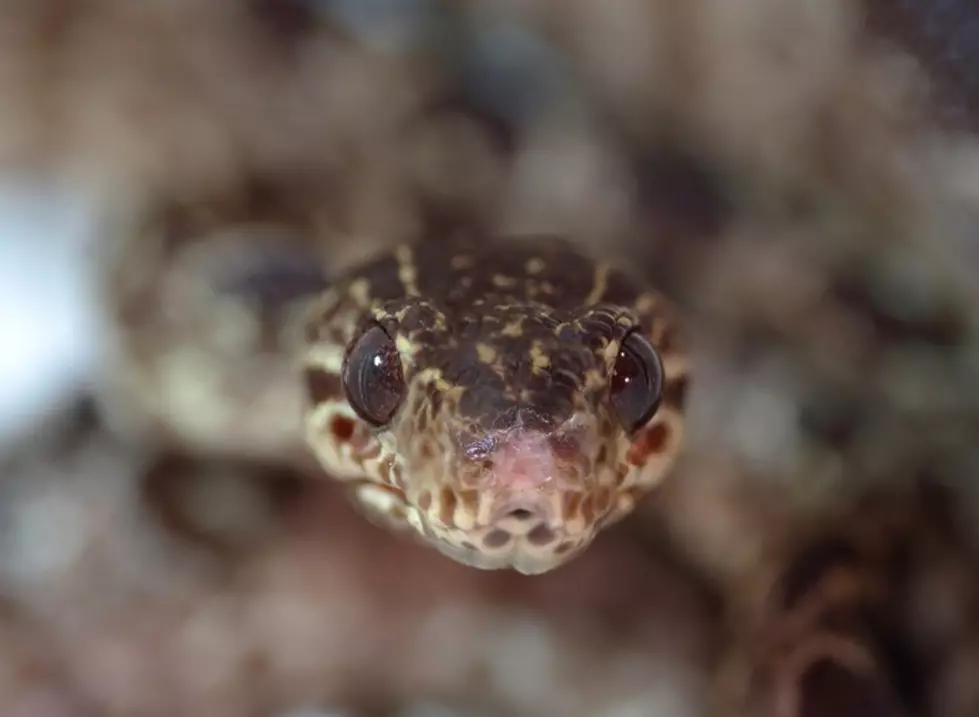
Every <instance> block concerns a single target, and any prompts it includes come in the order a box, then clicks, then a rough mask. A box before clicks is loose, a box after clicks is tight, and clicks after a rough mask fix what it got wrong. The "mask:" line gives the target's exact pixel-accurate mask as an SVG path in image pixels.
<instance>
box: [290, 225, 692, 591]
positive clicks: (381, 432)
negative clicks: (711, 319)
mask: <svg viewBox="0 0 979 717" xmlns="http://www.w3.org/2000/svg"><path fill="white" fill-rule="evenodd" d="M304 321H305V345H304V349H303V356H302V365H303V372H304V376H305V385H306V394H307V409H306V413H305V421H304V426H305V427H304V431H305V436H304V437H305V441H306V444H307V446H308V447H309V448H310V449H311V451H312V453H313V454H314V455H315V457H316V458H317V460H318V462H319V463H320V465H321V466H322V468H323V469H324V470H325V471H326V473H328V474H329V475H330V476H331V477H332V478H334V479H336V480H338V481H339V482H341V483H342V484H344V485H345V486H347V488H348V489H349V491H348V493H349V495H350V498H351V500H352V501H353V502H354V503H355V505H357V506H358V507H359V508H360V509H361V510H362V511H363V512H364V513H365V514H366V515H367V516H368V517H369V518H370V519H372V520H373V521H374V522H376V523H378V524H379V525H381V526H384V527H386V528H388V529H392V530H397V531H403V532H405V533H407V534H410V535H412V536H414V537H415V538H416V539H420V540H422V541H423V542H425V543H428V544H430V545H432V546H433V547H435V548H436V549H438V550H439V551H440V552H441V553H443V554H444V555H446V556H448V557H450V558H452V559H453V560H456V561H458V562H460V563H463V564H466V565H470V566H473V567H476V568H482V569H502V568H512V569H515V570H517V571H519V572H521V573H524V574H539V573H543V572H546V571H549V570H552V569H554V568H556V567H558V566H560V565H562V564H564V563H566V562H567V561H568V560H570V559H572V558H573V557H574V556H576V555H578V554H579V553H580V552H581V551H582V550H584V549H585V548H586V547H587V546H588V545H589V544H590V543H591V542H592V540H593V539H594V538H595V536H596V535H597V534H598V533H599V532H600V531H601V530H602V529H603V528H604V527H606V526H608V525H611V524H613V523H615V522H617V521H618V520H620V519H621V518H622V517H624V516H625V515H627V514H628V513H629V512H630V511H631V510H632V509H633V507H634V505H635V503H636V501H637V500H638V499H639V498H640V497H641V496H642V495H644V494H645V493H646V492H648V491H650V490H651V489H653V488H654V487H655V486H656V485H658V484H659V483H660V481H661V480H662V479H663V478H664V476H665V475H666V473H667V472H668V471H669V469H670V468H671V467H672V465H673V463H674V461H675V459H676V456H677V454H678V452H679V449H680V446H681V444H682V437H683V404H684V395H685V393H686V386H687V375H688V372H687V363H688V362H687V356H686V352H685V349H684V347H683V341H682V337H681V335H680V331H679V328H678V323H679V322H678V319H677V316H676V310H675V308H674V307H673V305H672V304H671V303H670V302H669V301H668V300H667V299H666V298H665V297H663V296H661V295H660V294H658V293H657V292H655V291H653V290H651V289H649V288H648V287H645V286H643V285H642V284H641V283H640V282H637V281H636V280H635V279H634V278H633V277H632V276H631V275H629V274H627V273H625V272H623V271H621V270H619V269H617V268H614V267H612V266H611V265H610V264H609V263H607V262H604V261H599V260H596V259H594V258H592V257H590V256H588V255H587V254H586V253H585V252H584V251H582V250H581V249H580V248H578V247H577V246H576V245H575V244H574V243H573V242H571V241H568V240H565V239H562V238H558V237H550V236H519V237H518V236H512V237H500V238H497V239H496V240H492V241H485V240H479V241H477V240H475V239H471V238H470V239H454V240H452V241H450V242H440V243H436V242H431V243H419V244H415V245H402V246H400V247H398V248H396V249H394V250H392V251H389V252H387V253H385V254H383V255H380V256H377V257H375V258H374V259H372V260H369V261H367V262H366V263H365V264H363V265H362V266H360V267H358V268H356V269H355V270H353V271H351V272H349V273H347V274H345V275H343V276H341V277H338V278H337V279H336V280H335V281H333V282H332V283H331V285H330V286H329V287H328V288H327V289H326V290H325V291H324V292H322V293H321V294H320V295H318V296H317V297H316V298H315V299H314V300H312V301H310V302H309V306H308V312H307V313H306V315H305V318H304Z"/></svg>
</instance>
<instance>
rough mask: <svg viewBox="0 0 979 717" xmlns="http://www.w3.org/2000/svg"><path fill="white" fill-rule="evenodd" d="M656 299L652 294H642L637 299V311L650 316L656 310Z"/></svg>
mask: <svg viewBox="0 0 979 717" xmlns="http://www.w3.org/2000/svg"><path fill="white" fill-rule="evenodd" d="M656 303H657V301H656V297H655V296H654V295H652V294H642V295H640V296H639V298H638V299H636V303H635V307H636V311H637V312H638V313H640V314H648V313H649V312H650V311H652V310H653V309H655V308H656Z"/></svg>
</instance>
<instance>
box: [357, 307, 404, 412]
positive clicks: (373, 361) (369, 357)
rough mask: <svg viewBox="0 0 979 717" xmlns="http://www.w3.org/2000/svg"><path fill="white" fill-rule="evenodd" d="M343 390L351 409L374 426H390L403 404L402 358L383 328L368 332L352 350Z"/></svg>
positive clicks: (378, 327)
mask: <svg viewBox="0 0 979 717" xmlns="http://www.w3.org/2000/svg"><path fill="white" fill-rule="evenodd" d="M343 390H344V393H346V395H347V400H348V401H349V402H350V406H351V408H353V409H354V411H355V412H356V413H357V415H358V416H360V417H361V418H362V419H363V420H365V421H367V423H370V424H371V425H373V426H383V425H384V424H386V423H388V421H390V420H391V417H392V416H394V412H395V411H396V410H397V409H398V406H400V405H401V399H402V398H404V393H405V379H404V375H403V373H402V371H401V358H400V356H399V355H398V349H397V348H396V347H395V345H394V340H393V339H392V338H391V337H390V336H388V334H387V332H386V331H384V329H382V328H381V327H380V326H374V327H372V328H370V329H368V330H367V331H366V332H364V334H363V335H361V337H360V338H359V339H357V341H356V343H354V345H353V346H352V347H351V349H350V351H349V353H348V354H347V357H346V360H345V361H344V363H343Z"/></svg>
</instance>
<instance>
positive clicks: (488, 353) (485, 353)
mask: <svg viewBox="0 0 979 717" xmlns="http://www.w3.org/2000/svg"><path fill="white" fill-rule="evenodd" d="M476 355H477V356H478V357H479V360H480V362H482V363H493V362H494V361H495V360H496V349H494V348H493V347H492V346H490V345H488V344H476Z"/></svg>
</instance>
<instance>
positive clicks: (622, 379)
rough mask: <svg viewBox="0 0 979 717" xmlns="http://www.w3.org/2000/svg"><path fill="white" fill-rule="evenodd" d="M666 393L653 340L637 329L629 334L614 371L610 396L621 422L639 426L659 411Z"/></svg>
mask: <svg viewBox="0 0 979 717" xmlns="http://www.w3.org/2000/svg"><path fill="white" fill-rule="evenodd" d="M662 396H663V363H662V361H661V360H660V357H659V354H658V353H657V352H656V349H654V348H653V346H652V344H650V343H649V341H648V340H646V339H645V338H644V337H643V336H642V335H641V334H637V333H635V332H633V333H630V334H629V335H628V336H626V338H625V340H624V341H623V342H622V347H621V348H620V349H619V355H618V357H617V358H616V360H615V368H614V369H613V372H612V385H611V390H610V400H611V402H612V408H613V409H614V411H615V414H616V416H617V417H618V419H619V422H620V423H621V424H622V426H623V427H624V428H625V429H626V430H627V431H628V432H630V433H632V432H633V431H636V430H638V429H639V428H641V427H642V426H643V425H645V424H646V422H648V421H649V419H650V418H652V417H653V414H655V413H656V410H657V409H658V408H659V404H660V401H661V399H662Z"/></svg>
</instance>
